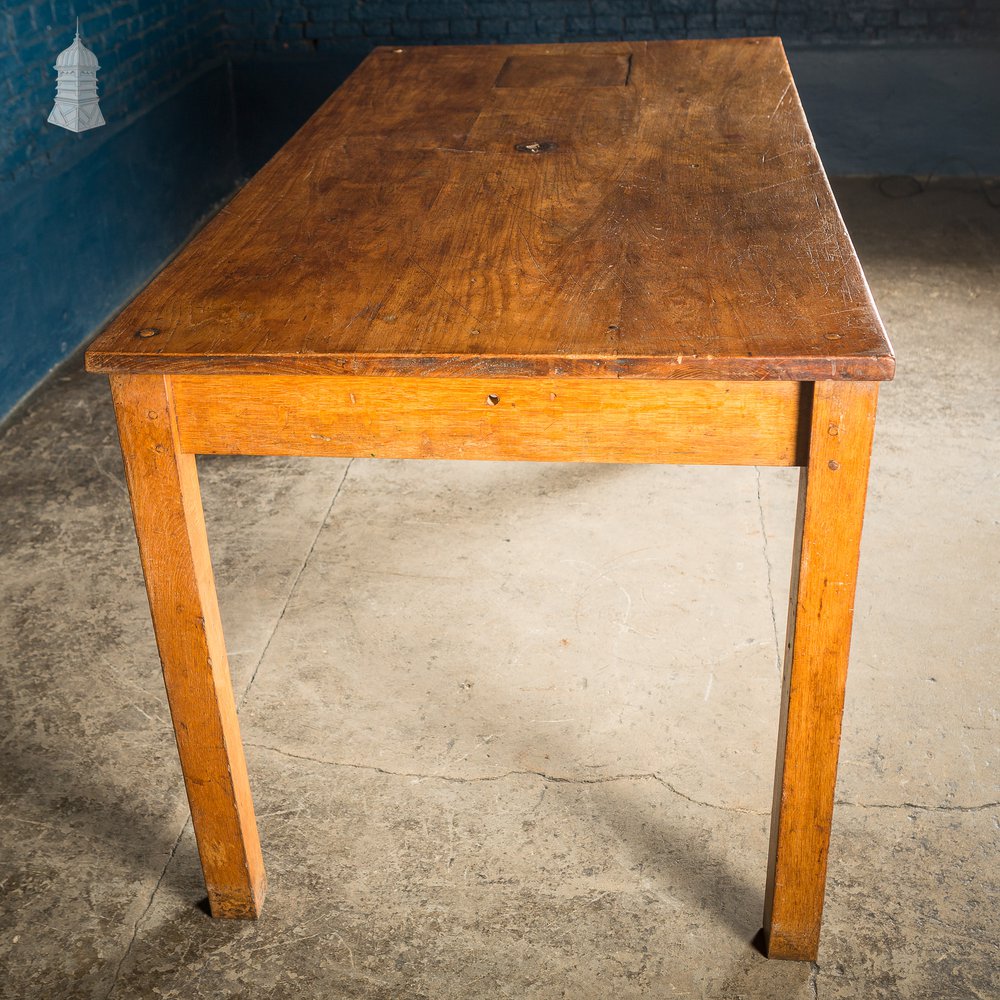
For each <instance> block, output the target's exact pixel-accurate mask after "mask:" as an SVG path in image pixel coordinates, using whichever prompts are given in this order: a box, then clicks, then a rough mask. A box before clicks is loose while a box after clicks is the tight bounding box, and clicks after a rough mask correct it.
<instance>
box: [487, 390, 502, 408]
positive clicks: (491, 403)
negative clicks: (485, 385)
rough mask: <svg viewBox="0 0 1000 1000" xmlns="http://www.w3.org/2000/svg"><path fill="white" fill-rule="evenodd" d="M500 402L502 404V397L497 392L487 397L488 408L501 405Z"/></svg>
mask: <svg viewBox="0 0 1000 1000" xmlns="http://www.w3.org/2000/svg"><path fill="white" fill-rule="evenodd" d="M499 402H500V397H499V396H498V395H497V394H496V393H495V392H491V393H490V394H489V395H488V396H487V397H486V405H487V406H496V405H497V403H499Z"/></svg>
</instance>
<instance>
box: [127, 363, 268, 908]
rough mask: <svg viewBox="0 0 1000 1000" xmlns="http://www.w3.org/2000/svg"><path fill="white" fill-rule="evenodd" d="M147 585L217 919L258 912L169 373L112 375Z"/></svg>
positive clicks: (206, 571)
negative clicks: (167, 376)
mask: <svg viewBox="0 0 1000 1000" xmlns="http://www.w3.org/2000/svg"><path fill="white" fill-rule="evenodd" d="M111 391H112V394H113V396H114V402H115V415H116V417H117V419H118V434H119V437H120V439H121V445H122V455H123V457H124V459H125V475H126V478H127V480H128V489H129V496H130V497H131V500H132V514H133V516H134V518H135V532H136V536H137V538H138V540H139V554H140V556H141V558H142V568H143V572H144V574H145V577H146V593H147V595H148V597H149V608H150V611H151V613H152V617H153V628H154V630H155V632H156V645H157V648H158V649H159V652H160V661H161V663H162V666H163V680H164V683H165V684H166V688H167V700H168V701H169V703H170V715H171V718H172V719H173V724H174V734H175V736H176V738H177V749H178V752H179V754H180V758H181V767H182V769H183V771H184V783H185V785H186V787H187V795H188V802H189V804H190V806H191V820H192V823H193V825H194V832H195V837H196V838H197V840H198V853H199V854H200V856H201V866H202V870H203V871H204V875H205V885H206V887H207V889H208V900H209V905H210V907H211V910H212V915H213V916H215V917H256V916H257V915H258V914H259V913H260V908H261V906H262V905H263V903H264V892H265V884H266V883H265V876H264V863H263V861H262V859H261V851H260V841H259V840H258V836H257V825H256V821H255V819H254V811H253V802H252V800H251V798H250V783H249V780H248V778H247V767H246V759H245V757H244V754H243V744H242V743H241V741H240V728H239V722H238V721H237V718H236V704H235V701H234V698H233V686H232V681H231V679H230V676H229V663H228V660H227V658H226V646H225V642H224V640H223V636H222V621H221V619H220V617H219V606H218V601H217V599H216V594H215V581H214V578H213V574H212V563H211V560H210V558H209V553H208V538H207V535H206V533H205V519H204V515H203V513H202V506H201V493H200V491H199V488H198V473H197V470H196V468H195V458H194V455H186V454H183V453H182V452H181V450H180V448H179V444H178V438H177V424H176V420H175V411H174V404H173V399H172V396H171V393H170V385H169V381H168V380H167V379H165V378H163V377H160V376H156V375H139V376H129V375H119V376H114V377H112V379H111Z"/></svg>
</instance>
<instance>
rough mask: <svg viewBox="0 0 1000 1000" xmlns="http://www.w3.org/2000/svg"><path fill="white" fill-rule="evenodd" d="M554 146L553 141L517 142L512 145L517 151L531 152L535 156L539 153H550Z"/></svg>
mask: <svg viewBox="0 0 1000 1000" xmlns="http://www.w3.org/2000/svg"><path fill="white" fill-rule="evenodd" d="M555 148H556V144H555V143H554V142H519V143H517V144H516V145H515V146H514V149H515V150H516V151H517V152H518V153H531V154H533V155H535V156H537V155H538V154H539V153H551V152H552V150H553V149H555Z"/></svg>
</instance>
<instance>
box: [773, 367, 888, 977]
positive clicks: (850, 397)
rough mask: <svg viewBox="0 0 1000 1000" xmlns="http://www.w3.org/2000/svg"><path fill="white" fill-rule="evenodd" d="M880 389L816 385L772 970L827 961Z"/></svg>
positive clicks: (798, 568)
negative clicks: (841, 759) (831, 866)
mask: <svg viewBox="0 0 1000 1000" xmlns="http://www.w3.org/2000/svg"><path fill="white" fill-rule="evenodd" d="M877 396H878V383H869V382H817V383H816V384H815V387H814V396H813V406H812V423H811V431H810V436H809V464H808V466H807V467H806V468H804V469H803V470H802V472H801V480H800V487H799V511H798V519H797V520H798V523H797V525H796V533H795V538H796V541H795V554H794V556H793V559H792V589H791V597H790V600H789V610H788V633H787V640H786V644H785V668H784V679H783V682H782V694H781V721H780V724H779V730H778V759H777V766H776V773H775V785H774V806H773V810H772V814H771V846H770V856H769V859H768V869H767V889H766V892H765V899H764V935H765V941H766V950H767V955H768V957H769V958H784V959H795V960H800V961H813V960H815V958H816V955H817V952H818V949H819V932H820V921H821V918H822V913H823V894H824V890H825V886H826V861H827V851H828V848H829V843H830V825H831V820H832V817H833V798H834V785H835V784H836V779H837V756H838V752H839V749H840V723H841V715H842V713H843V708H844V685H845V681H846V679H847V658H848V651H849V648H850V640H851V621H852V617H853V612H854V587H855V581H856V579H857V567H858V548H859V544H860V541H861V522H862V518H863V515H864V505H865V493H866V491H867V484H868V464H869V458H870V455H871V442H872V432H873V429H874V426H875V404H876V400H877Z"/></svg>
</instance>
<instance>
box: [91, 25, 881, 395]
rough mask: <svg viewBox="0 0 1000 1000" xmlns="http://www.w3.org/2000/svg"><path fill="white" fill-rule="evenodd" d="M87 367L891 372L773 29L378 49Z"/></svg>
mask: <svg viewBox="0 0 1000 1000" xmlns="http://www.w3.org/2000/svg"><path fill="white" fill-rule="evenodd" d="M87 366H88V368H89V369H90V370H91V371H107V372H130V373H131V372H135V373H137V372H160V373H195V374H211V373H233V374H269V373H274V374H300V373H301V374H341V373H342V374H366V375H399V374H406V375H428V376H443V375H462V376H480V375H481V376H498V375H512V376H541V375H544V376H554V375H555V376H557V375H567V376H574V377H579V376H592V377H597V378H699V379H751V380H763V379H781V380H809V381H812V380H818V379H862V380H876V379H887V378H891V377H892V375H893V371H894V360H893V356H892V349H891V347H890V346H889V342H888V340H887V339H886V335H885V331H884V329H883V327H882V323H881V321H880V319H879V316H878V313H877V311H876V308H875V305H874V303H873V301H872V298H871V294H870V292H869V290H868V286H867V283H866V281H865V278H864V275H863V273H862V271H861V267H860V265H859V263H858V259H857V256H856V254H855V252H854V248H853V246H852V244H851V241H850V238H849V236H848V234H847V230H846V229H845V227H844V224H843V221H842V220H841V217H840V214H839V211H838V209H837V206H836V203H835V201H834V198H833V195H832V193H831V191H830V187H829V185H828V183H827V180H826V176H825V174H824V172H823V168H822V165H821V163H820V160H819V157H818V155H817V153H816V148H815V146H814V144H813V141H812V137H811V134H810V132H809V128H808V125H807V124H806V120H805V117H804V115H803V112H802V107H801V105H800V103H799V99H798V96H797V94H796V90H795V86H794V84H793V82H792V78H791V74H790V72H789V69H788V63H787V61H786V59H785V55H784V51H783V49H782V47H781V43H780V41H779V40H778V39H775V38H754V39H729V40H718V41H678V42H622V43H618V42H615V43H593V44H589V43H588V44H582V45H581V44H575V45H520V46H476V47H473V46H462V47H434V48H427V47H419V48H404V49H393V48H380V49H377V50H375V51H374V52H372V53H371V55H369V56H368V58H367V59H366V60H365V61H364V63H363V64H362V65H361V66H360V67H359V68H358V69H357V70H356V71H355V72H354V73H353V75H352V76H351V77H350V78H349V79H348V80H347V82H346V83H344V85H343V86H342V87H340V88H339V90H337V91H336V92H335V93H334V94H333V95H332V96H331V97H330V99H329V100H328V101H327V102H326V103H325V104H324V105H323V106H322V107H321V108H320V110H319V111H317V112H316V114H315V115H313V117H312V118H311V119H310V120H309V122H307V123H306V125H305V126H303V128H302V129H301V130H300V131H299V132H298V133H297V134H296V135H295V136H294V137H293V138H292V139H291V140H290V141H289V142H288V143H287V145H285V147H284V148H283V149H282V150H281V151H280V152H279V153H278V154H277V155H276V156H275V157H274V158H273V159H272V160H271V161H270V162H269V163H268V164H267V165H266V166H265V167H264V168H263V169H262V170H261V171H260V172H259V173H258V174H257V176H256V177H254V179H253V180H252V181H250V183H248V184H247V185H246V186H245V187H244V188H243V189H242V190H241V191H240V192H239V194H238V195H237V196H236V197H235V198H233V200H232V201H231V202H230V203H229V204H228V205H227V206H226V207H224V208H223V209H222V210H221V211H220V212H219V213H218V215H217V216H216V217H215V218H214V219H213V220H212V221H211V222H210V223H209V224H208V225H207V226H205V228H204V229H203V230H202V231H201V232H200V233H199V234H198V235H197V236H196V237H195V238H194V239H193V240H192V241H191V242H190V243H189V244H188V245H187V246H186V247H185V249H184V250H183V251H182V252H181V253H180V254H179V255H178V256H177V258H176V259H175V260H174V261H172V262H171V263H170V264H168V265H167V267H166V268H164V270H163V271H162V272H161V273H160V274H159V275H158V276H157V277H156V278H154V280H153V281H152V282H151V283H150V284H149V285H148V286H147V287H146V288H145V289H144V290H143V291H142V292H141V293H140V294H139V295H138V296H137V297H136V298H135V299H134V300H133V301H132V302H131V303H130V304H129V305H128V306H127V307H126V308H125V309H124V310H123V311H122V312H121V313H120V314H119V315H118V317H117V318H116V319H115V320H113V321H112V322H111V324H110V325H109V326H108V328H107V329H106V330H105V331H104V332H103V333H102V334H101V335H100V336H99V337H98V339H97V340H96V341H95V343H94V344H93V345H92V347H91V348H90V350H89V351H88V353H87Z"/></svg>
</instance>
